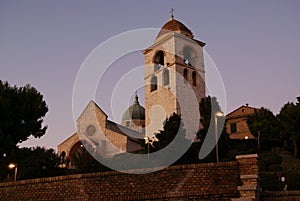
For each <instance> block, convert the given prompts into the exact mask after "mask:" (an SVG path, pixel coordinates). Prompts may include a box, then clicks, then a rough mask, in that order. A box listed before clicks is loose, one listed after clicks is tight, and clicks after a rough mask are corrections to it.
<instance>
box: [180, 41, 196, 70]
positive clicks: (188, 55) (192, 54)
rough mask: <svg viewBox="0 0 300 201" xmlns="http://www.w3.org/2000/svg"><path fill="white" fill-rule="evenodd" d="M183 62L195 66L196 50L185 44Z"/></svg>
mask: <svg viewBox="0 0 300 201" xmlns="http://www.w3.org/2000/svg"><path fill="white" fill-rule="evenodd" d="M182 52H183V62H184V64H186V65H188V66H195V58H196V57H197V55H196V51H195V50H194V48H193V47H191V46H189V45H185V46H184V47H183V51H182Z"/></svg>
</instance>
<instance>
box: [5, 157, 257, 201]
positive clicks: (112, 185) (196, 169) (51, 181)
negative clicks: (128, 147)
mask: <svg viewBox="0 0 300 201" xmlns="http://www.w3.org/2000/svg"><path fill="white" fill-rule="evenodd" d="M249 160H253V158H249ZM242 161H243V162H244V163H243V162H240V161H232V162H221V163H218V164H216V163H207V164H190V165H179V166H171V167H168V168H165V169H163V170H160V171H158V172H153V173H149V174H126V173H120V172H102V173H90V174H78V175H69V176H59V177H51V178H41V179H31V180H23V181H17V182H7V183H0V195H1V197H0V200H220V201H222V200H227V201H230V200H231V199H232V198H239V197H240V191H239V190H238V186H241V185H242V180H241V177H240V176H241V175H240V172H242V173H244V172H247V173H249V175H251V174H252V173H253V172H249V171H250V170H256V168H254V166H251V165H250V166H249V170H248V169H247V167H246V166H245V164H248V165H249V164H251V162H249V161H247V159H245V160H244V159H243V160H242ZM137 171H138V170H135V172H137Z"/></svg>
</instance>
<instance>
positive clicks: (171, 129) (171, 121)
mask: <svg viewBox="0 0 300 201" xmlns="http://www.w3.org/2000/svg"><path fill="white" fill-rule="evenodd" d="M176 135H178V137H180V142H182V143H186V142H187V139H186V135H185V129H184V125H183V123H182V122H181V117H180V115H178V114H176V113H173V114H172V115H171V116H170V117H169V118H167V119H166V120H165V122H164V127H163V130H162V131H160V132H159V133H158V134H156V137H157V139H158V140H159V141H158V142H154V143H153V146H152V147H151V151H157V150H160V149H163V148H164V147H166V146H168V145H169V144H170V143H171V142H172V141H173V140H174V138H175V137H176Z"/></svg>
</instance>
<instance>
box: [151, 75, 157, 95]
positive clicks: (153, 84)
mask: <svg viewBox="0 0 300 201" xmlns="http://www.w3.org/2000/svg"><path fill="white" fill-rule="evenodd" d="M155 90H157V77H156V76H153V77H152V78H151V85H150V92H152V91H155Z"/></svg>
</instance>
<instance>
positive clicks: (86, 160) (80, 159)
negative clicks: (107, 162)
mask: <svg viewBox="0 0 300 201" xmlns="http://www.w3.org/2000/svg"><path fill="white" fill-rule="evenodd" d="M70 158H71V161H72V165H73V167H72V168H73V170H72V173H89V172H100V171H108V170H109V168H107V167H105V166H104V165H102V164H101V163H100V162H99V161H97V160H96V159H95V158H94V157H93V156H92V155H91V154H90V153H89V152H88V151H87V150H86V149H85V147H81V148H80V150H78V151H77V152H75V153H74V154H73V155H71V156H70Z"/></svg>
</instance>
